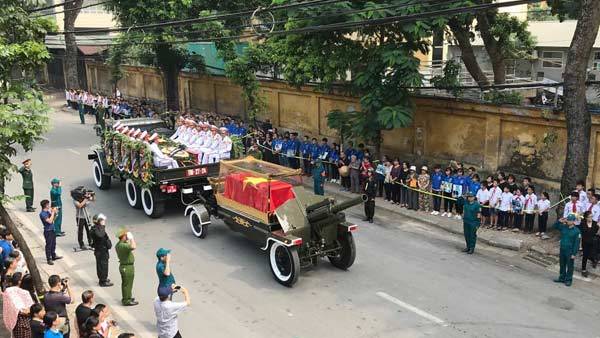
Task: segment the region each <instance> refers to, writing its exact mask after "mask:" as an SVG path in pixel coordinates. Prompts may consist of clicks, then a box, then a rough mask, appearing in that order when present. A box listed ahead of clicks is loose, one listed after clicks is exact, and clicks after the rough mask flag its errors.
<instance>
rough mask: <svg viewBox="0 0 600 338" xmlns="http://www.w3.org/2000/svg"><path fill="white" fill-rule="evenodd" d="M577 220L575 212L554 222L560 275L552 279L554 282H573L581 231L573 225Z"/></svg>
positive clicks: (566, 283)
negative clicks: (556, 232)
mask: <svg viewBox="0 0 600 338" xmlns="http://www.w3.org/2000/svg"><path fill="white" fill-rule="evenodd" d="M576 221H578V219H577V216H576V215H575V214H569V215H568V216H567V217H566V218H561V219H560V220H558V221H556V223H554V228H555V229H557V230H558V231H560V253H559V263H560V275H559V276H558V278H556V279H555V280H554V282H556V283H565V285H566V286H571V284H572V283H573V269H574V265H575V257H576V256H577V253H578V252H579V242H580V240H581V232H580V231H579V229H578V228H577V227H576V226H575V222H576Z"/></svg>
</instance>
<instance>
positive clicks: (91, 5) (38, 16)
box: [31, 1, 110, 18]
mask: <svg viewBox="0 0 600 338" xmlns="http://www.w3.org/2000/svg"><path fill="white" fill-rule="evenodd" d="M109 2H110V1H100V2H97V3H95V4H89V5H85V6H79V7H75V8H69V9H64V10H62V11H58V12H52V13H47V14H38V15H32V16H31V17H32V18H41V17H43V16H51V15H55V14H60V13H67V12H73V11H78V10H80V9H84V8H89V7H95V6H100V5H104V4H106V3H109Z"/></svg>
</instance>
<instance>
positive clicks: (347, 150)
mask: <svg viewBox="0 0 600 338" xmlns="http://www.w3.org/2000/svg"><path fill="white" fill-rule="evenodd" d="M344 153H345V154H346V157H347V158H350V156H352V155H356V150H354V148H348V149H346V150H344Z"/></svg>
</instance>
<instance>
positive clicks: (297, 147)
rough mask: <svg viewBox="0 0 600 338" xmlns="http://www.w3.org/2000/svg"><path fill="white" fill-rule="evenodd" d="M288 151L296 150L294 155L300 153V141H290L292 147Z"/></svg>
mask: <svg viewBox="0 0 600 338" xmlns="http://www.w3.org/2000/svg"><path fill="white" fill-rule="evenodd" d="M288 149H293V150H294V155H296V154H298V153H299V152H300V141H298V140H290V145H289V148H288Z"/></svg>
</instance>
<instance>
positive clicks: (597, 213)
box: [585, 193, 600, 222]
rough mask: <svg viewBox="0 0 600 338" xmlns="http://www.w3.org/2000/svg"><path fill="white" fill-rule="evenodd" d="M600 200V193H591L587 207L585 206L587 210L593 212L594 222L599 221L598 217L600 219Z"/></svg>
mask: <svg viewBox="0 0 600 338" xmlns="http://www.w3.org/2000/svg"><path fill="white" fill-rule="evenodd" d="M599 200H600V195H597V194H593V193H592V194H590V196H589V202H588V204H587V208H585V211H588V212H590V213H591V214H592V221H594V222H598V219H600V205H598V201H599Z"/></svg>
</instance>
